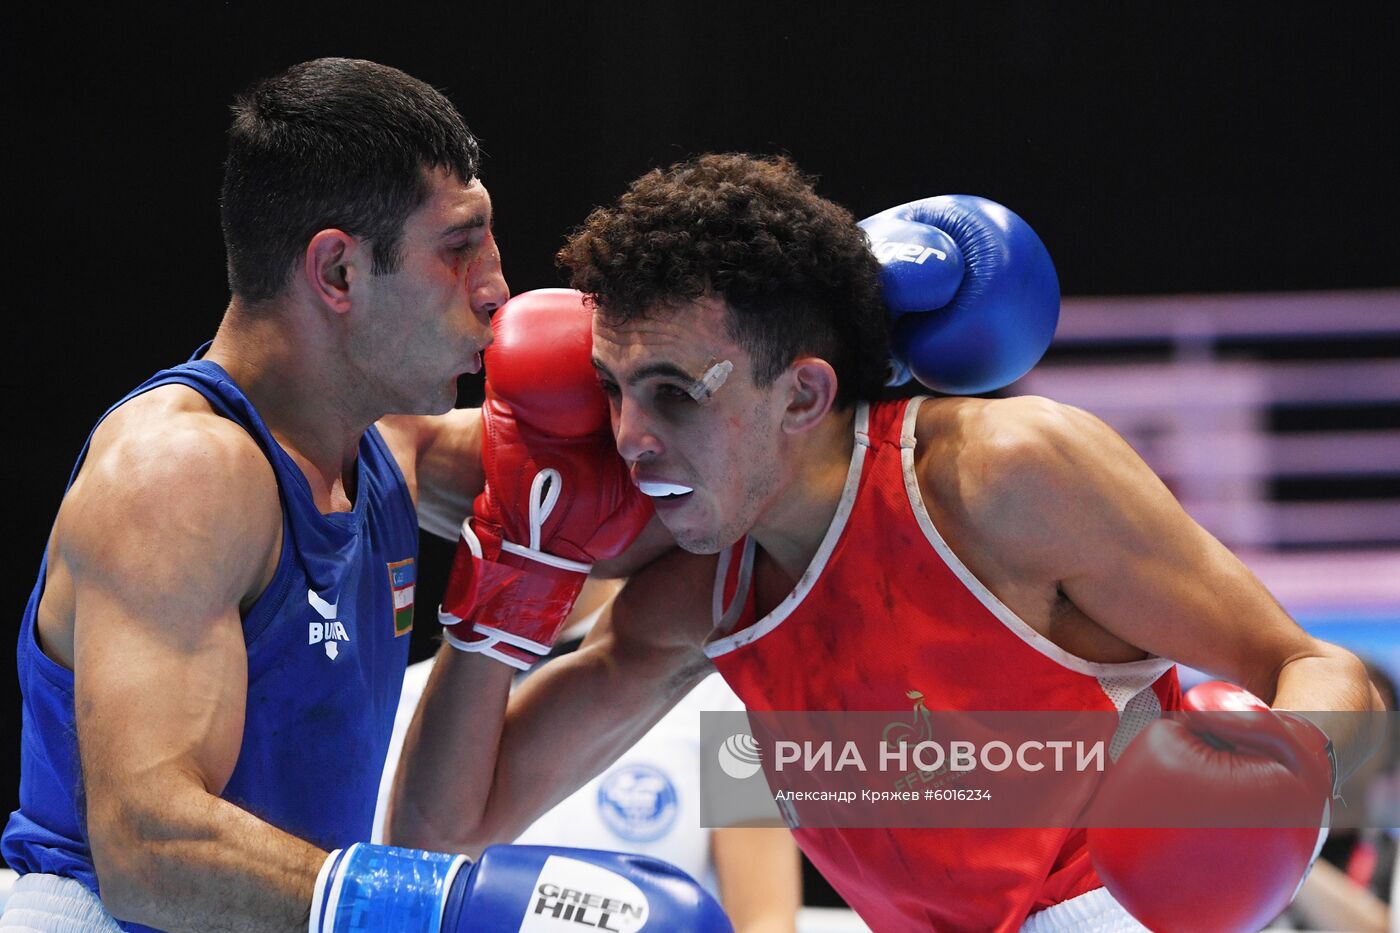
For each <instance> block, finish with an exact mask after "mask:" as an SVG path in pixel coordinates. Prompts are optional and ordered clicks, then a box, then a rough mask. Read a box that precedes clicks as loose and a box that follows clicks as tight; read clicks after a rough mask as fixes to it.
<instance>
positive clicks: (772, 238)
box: [558, 154, 889, 407]
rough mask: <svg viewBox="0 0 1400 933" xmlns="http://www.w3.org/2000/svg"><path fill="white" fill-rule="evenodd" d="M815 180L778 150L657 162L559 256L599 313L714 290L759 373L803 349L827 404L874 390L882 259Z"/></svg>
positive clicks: (775, 372) (633, 311) (625, 311)
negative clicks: (822, 365)
mask: <svg viewBox="0 0 1400 933" xmlns="http://www.w3.org/2000/svg"><path fill="white" fill-rule="evenodd" d="M813 184H814V179H813V178H811V177H809V176H807V175H804V174H802V173H801V172H800V171H798V169H797V167H796V166H795V165H793V163H792V162H791V161H790V160H788V159H786V158H782V157H778V158H761V157H757V156H750V155H742V154H726V155H702V156H699V157H698V158H695V159H692V160H690V161H686V162H681V163H679V164H676V165H673V166H671V167H670V168H669V169H667V170H666V171H664V172H663V171H660V170H656V169H654V170H652V171H651V172H648V173H647V174H645V175H643V176H642V177H641V178H639V179H637V180H636V181H634V182H633V183H632V185H631V187H629V188H628V189H627V193H626V194H624V195H623V196H622V197H621V198H620V199H618V202H617V204H615V205H613V206H610V207H600V208H597V209H595V210H594V211H593V212H592V213H591V214H589V215H588V219H587V220H586V221H584V223H583V225H582V226H581V227H580V228H579V229H577V230H576V231H574V233H573V234H572V235H571V236H570V237H569V240H568V242H567V243H566V244H565V246H564V248H563V249H562V250H560V251H559V255H558V259H559V262H560V264H561V265H562V266H563V267H565V268H566V269H567V270H568V271H569V273H570V278H571V284H572V285H573V286H574V287H575V288H577V289H579V290H580V291H582V292H585V293H586V294H588V295H589V296H591V299H592V301H593V302H594V303H595V304H596V306H597V308H598V309H599V312H600V313H601V314H602V315H603V318H604V320H607V321H612V322H626V321H629V320H634V319H637V318H642V317H645V316H647V315H648V314H652V313H656V312H665V311H666V310H669V309H670V308H673V307H675V306H676V305H677V304H681V303H686V302H691V301H696V300H699V299H701V298H706V297H716V298H720V299H722V300H723V301H724V302H725V303H726V304H727V305H728V306H729V308H730V309H731V314H730V336H731V337H732V338H733V339H734V340H735V341H737V342H738V343H739V344H740V346H742V347H744V349H745V350H747V351H748V352H749V353H751V354H752V355H753V357H754V361H755V373H754V378H755V380H756V381H757V382H758V384H759V385H770V384H772V382H773V380H774V379H776V378H777V377H778V376H779V375H780V374H781V373H782V372H783V370H785V369H786V368H787V366H788V365H789V364H790V363H791V362H792V361H793V360H794V359H796V358H797V357H798V356H802V355H806V354H811V355H814V356H819V357H821V358H822V359H825V360H826V361H828V362H829V363H831V365H832V368H833V369H835V370H836V375H837V383H838V389H837V397H836V404H837V405H838V406H842V407H844V406H846V405H849V404H850V403H852V402H854V401H857V400H859V399H870V398H875V397H877V396H878V395H879V393H880V390H881V387H882V386H883V384H884V380H885V372H886V364H887V360H888V358H889V335H888V328H887V324H886V321H885V312H884V309H883V307H882V306H881V304H880V286H879V271H880V267H879V264H878V263H877V262H876V260H875V257H874V256H873V255H872V254H871V252H870V248H869V246H868V244H867V241H866V238H865V234H864V233H863V232H862V231H861V229H860V228H859V227H857V226H856V224H855V219H854V218H853V217H852V216H851V214H850V212H849V211H847V210H846V209H845V208H843V207H840V206H839V205H837V204H834V203H832V202H831V201H827V200H825V199H823V198H821V197H819V196H818V195H817V194H816V192H815V191H814V190H813Z"/></svg>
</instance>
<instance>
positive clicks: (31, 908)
mask: <svg viewBox="0 0 1400 933" xmlns="http://www.w3.org/2000/svg"><path fill="white" fill-rule="evenodd" d="M0 933H121V927H119V926H117V922H116V921H115V920H113V919H112V916H111V914H109V913H107V910H106V908H104V907H103V906H102V902H101V901H100V900H98V899H97V895H96V894H93V893H92V892H91V891H89V890H88V889H87V888H85V887H83V884H82V882H80V881H74V880H73V879H72V878H63V877H61V876H59V875H42V874H37V873H32V874H28V875H20V876H19V878H18V879H16V880H15V885H14V887H13V888H11V889H10V898H9V900H7V901H6V902H5V912H4V913H3V914H0Z"/></svg>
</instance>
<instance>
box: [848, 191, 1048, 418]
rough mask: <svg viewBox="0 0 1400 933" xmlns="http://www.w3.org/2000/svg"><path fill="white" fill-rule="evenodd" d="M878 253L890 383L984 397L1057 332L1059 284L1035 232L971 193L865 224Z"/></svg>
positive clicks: (914, 204) (1024, 367) (1025, 368)
mask: <svg viewBox="0 0 1400 933" xmlns="http://www.w3.org/2000/svg"><path fill="white" fill-rule="evenodd" d="M860 226H861V228H862V229H863V230H865V232H866V235H867V236H868V237H869V238H870V246H871V249H872V251H873V252H874V253H875V257H876V258H877V259H879V260H880V266H881V273H880V282H881V287H882V290H883V297H884V302H885V308H886V309H887V310H888V312H889V315H890V323H891V352H892V354H893V356H894V359H893V360H892V361H891V364H892V365H891V369H892V371H893V373H894V375H893V376H892V377H891V380H890V381H891V384H892V385H898V384H900V383H902V382H906V381H908V379H909V377H910V376H911V375H912V376H913V377H914V378H916V379H918V380H919V382H921V383H923V384H924V385H925V386H927V387H928V388H930V389H933V390H935V391H938V392H944V393H947V394H950V395H977V394H979V393H982V392H990V391H992V390H993V389H999V388H1001V387H1003V386H1005V385H1008V384H1009V383H1011V382H1014V381H1015V380H1017V379H1019V378H1021V377H1022V376H1024V375H1025V374H1026V373H1027V372H1029V371H1030V368H1031V367H1032V366H1034V365H1035V364H1036V363H1037V362H1038V361H1039V360H1040V358H1041V357H1042V356H1044V355H1045V351H1046V349H1047V348H1048V347H1049V346H1050V339H1051V337H1053V336H1054V334H1055V325H1056V324H1057V323H1058V322H1059V318H1060V283H1059V279H1058V278H1057V277H1056V275H1055V264H1054V263H1053V262H1051V261H1050V254H1049V253H1048V252H1047V251H1046V249H1045V244H1043V243H1041V242H1040V237H1038V236H1036V235H1035V231H1034V230H1032V229H1031V228H1030V226H1029V225H1028V224H1027V223H1026V222H1025V221H1024V220H1022V219H1021V218H1020V217H1018V216H1016V214H1014V213H1012V212H1011V211H1009V210H1007V209H1006V208H1005V207H1002V206H1001V205H1000V204H997V203H996V202H994V201H988V200H987V199H986V198H979V197H976V196H974V195H967V194H951V195H943V196H940V197H935V198H924V199H922V200H919V201H910V202H909V203H908V204H901V205H899V206H898V207H892V208H890V209H889V210H885V211H881V212H880V213H878V214H876V215H874V216H873V217H867V218H866V219H865V220H862V221H861V222H860Z"/></svg>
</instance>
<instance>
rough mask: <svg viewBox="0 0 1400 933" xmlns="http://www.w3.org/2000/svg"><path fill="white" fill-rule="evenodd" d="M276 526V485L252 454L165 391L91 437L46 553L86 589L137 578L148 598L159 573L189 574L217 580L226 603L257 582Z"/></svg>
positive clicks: (196, 398)
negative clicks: (78, 576) (83, 579)
mask: <svg viewBox="0 0 1400 933" xmlns="http://www.w3.org/2000/svg"><path fill="white" fill-rule="evenodd" d="M281 514H282V513H281V502H280V499H279V498H278V493H277V480H276V476H275V475H274V473H273V471H272V467H271V465H270V464H269V463H268V461H267V458H266V457H265V456H264V454H263V452H262V450H261V449H260V448H259V447H258V445H257V442H256V441H255V440H253V438H252V437H251V436H250V435H249V434H248V433H247V432H246V431H244V430H243V429H242V428H241V427H240V426H238V425H237V424H235V423H233V422H231V421H229V420H228V419H226V418H223V417H221V416H220V415H218V414H217V413H215V412H214V411H213V410H212V409H211V408H210V407H209V405H208V403H207V402H206V401H205V400H204V399H203V397H201V396H200V395H199V394H198V393H197V392H194V391H193V390H191V389H188V388H185V387H183V386H164V387H162V388H159V389H154V390H152V391H150V392H148V393H146V394H145V395H142V396H140V397H138V398H135V399H133V400H131V401H130V402H127V403H126V404H125V405H123V406H122V407H121V408H119V409H117V411H115V412H113V413H112V414H111V415H110V416H109V417H108V418H107V419H106V420H105V421H104V422H103V423H102V425H101V426H100V427H99V428H98V430H97V431H96V432H95V433H94V435H93V440H92V444H91V446H90V448H89V451H88V456H87V458H86V460H85V462H84V464H83V467H82V469H81V470H80V472H79V474H78V477H77V479H76V480H75V481H74V483H73V486H72V488H71V489H70V490H69V491H68V494H67V495H66V496H65V497H64V501H63V504H62V506H61V507H60V509H59V516H58V521H57V522H56V524H55V528H54V532H55V533H54V544H53V547H54V549H55V551H56V552H57V553H58V554H59V555H60V556H61V557H62V559H63V561H64V562H65V564H67V565H68V567H69V568H70V569H71V570H73V571H77V572H82V573H84V574H85V575H87V576H88V577H89V578H91V579H93V580H94V582H95V581H96V580H97V579H99V578H103V577H108V578H116V577H128V576H132V575H134V576H138V577H143V578H144V579H145V580H146V585H148V586H152V587H155V586H158V585H159V584H160V583H161V582H162V580H161V576H162V574H163V573H169V574H172V575H178V576H179V577H180V578H181V579H185V578H186V577H187V575H188V573H189V572H190V567H191V565H196V566H200V567H204V566H209V567H210V570H209V576H211V577H224V578H225V583H226V584H227V586H228V587H229V588H230V590H231V592H232V591H238V590H240V589H241V588H244V587H246V586H250V585H252V584H253V582H254V581H255V580H256V578H258V577H259V576H260V575H261V573H262V570H263V569H264V567H265V565H266V563H267V558H268V556H269V553H270V552H271V551H272V550H273V549H275V547H276V545H277V542H278V539H279V536H280V531H281ZM274 556H275V555H274ZM215 557H216V558H217V560H213V559H212V558H215ZM201 576H204V574H201ZM109 582H115V581H114V580H113V581H109ZM171 582H175V581H174V580H172V581H171ZM186 582H191V581H188V580H186Z"/></svg>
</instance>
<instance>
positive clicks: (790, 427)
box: [780, 356, 836, 434]
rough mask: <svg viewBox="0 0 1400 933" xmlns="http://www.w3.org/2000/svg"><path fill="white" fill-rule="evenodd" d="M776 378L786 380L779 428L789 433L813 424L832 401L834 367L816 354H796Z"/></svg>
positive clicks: (814, 425) (833, 398)
mask: <svg viewBox="0 0 1400 933" xmlns="http://www.w3.org/2000/svg"><path fill="white" fill-rule="evenodd" d="M780 378H781V379H783V380H785V381H786V382H787V383H788V386H787V393H786V400H787V407H786V409H785V410H784V411H783V430H784V431H786V432H787V433H789V434H801V433H802V432H804V431H809V430H811V429H812V428H814V427H816V426H817V424H818V423H819V422H820V421H821V420H822V417H823V416H824V415H825V414H826V413H827V412H828V411H830V410H831V406H832V405H833V404H834V403H835V402H836V370H834V369H832V368H831V364H830V363H828V362H827V361H826V360H824V359H821V358H820V357H815V356H802V357H798V358H797V359H795V360H793V361H792V363H791V365H789V366H788V370H787V372H786V373H784V374H783V375H782V376H781V377H780Z"/></svg>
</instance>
